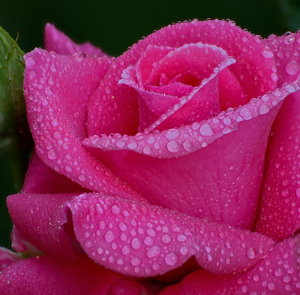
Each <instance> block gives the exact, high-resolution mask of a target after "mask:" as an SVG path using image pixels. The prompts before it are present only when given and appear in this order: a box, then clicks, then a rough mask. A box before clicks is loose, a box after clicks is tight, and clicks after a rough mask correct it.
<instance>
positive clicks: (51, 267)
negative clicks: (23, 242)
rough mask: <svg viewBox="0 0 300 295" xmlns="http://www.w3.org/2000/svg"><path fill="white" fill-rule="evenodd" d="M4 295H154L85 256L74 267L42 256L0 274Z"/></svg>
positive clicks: (24, 261)
mask: <svg viewBox="0 0 300 295" xmlns="http://www.w3.org/2000/svg"><path fill="white" fill-rule="evenodd" d="M0 292H1V295H13V294H22V295H40V294H44V295H52V294H55V295H86V294H91V295H118V294H130V295H131V294H132V295H140V294H145V295H152V294H153V293H151V292H149V291H147V290H146V289H145V288H144V287H143V286H142V285H140V284H138V283H137V282H135V281H132V280H130V279H129V278H127V277H124V276H122V275H120V274H117V273H114V272H112V271H110V270H107V269H104V268H102V267H100V266H98V265H96V264H95V263H94V262H93V261H91V260H89V259H87V258H86V257H84V256H82V257H81V258H80V259H79V260H77V261H76V262H73V263H66V262H62V261H59V260H55V259H53V258H51V257H49V256H41V257H37V258H30V259H25V260H21V261H19V262H17V263H15V264H13V265H11V266H10V267H8V268H7V269H6V270H5V271H4V272H3V273H0Z"/></svg>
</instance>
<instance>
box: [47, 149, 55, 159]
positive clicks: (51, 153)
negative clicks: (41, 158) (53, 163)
mask: <svg viewBox="0 0 300 295" xmlns="http://www.w3.org/2000/svg"><path fill="white" fill-rule="evenodd" d="M48 158H49V159H50V160H54V159H56V152H55V151H54V150H51V151H49V152H48Z"/></svg>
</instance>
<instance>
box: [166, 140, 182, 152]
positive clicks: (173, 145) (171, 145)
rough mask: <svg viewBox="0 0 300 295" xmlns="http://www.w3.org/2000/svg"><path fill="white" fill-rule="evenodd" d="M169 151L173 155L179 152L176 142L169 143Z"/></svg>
mask: <svg viewBox="0 0 300 295" xmlns="http://www.w3.org/2000/svg"><path fill="white" fill-rule="evenodd" d="M167 149H168V150H169V152H171V153H177V152H178V151H179V149H180V147H179V145H178V143H177V142H176V141H170V142H168V143H167Z"/></svg>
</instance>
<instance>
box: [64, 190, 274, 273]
mask: <svg viewBox="0 0 300 295" xmlns="http://www.w3.org/2000/svg"><path fill="white" fill-rule="evenodd" d="M67 207H68V208H69V209H70V210H71V213H72V223H73V227H74V232H75V235H76V238H77V240H78V241H79V243H80V244H81V246H82V248H83V250H84V251H85V252H86V254H87V255H88V256H89V257H90V258H92V259H93V260H94V261H95V262H97V263H98V264H101V265H103V266H105V267H107V268H110V269H113V270H115V271H118V272H121V273H124V274H127V275H133V276H138V277H151V276H155V275H158V274H163V273H166V272H168V271H170V270H172V269H175V268H178V267H180V266H181V265H182V264H183V263H184V262H186V261H187V260H188V259H189V258H190V257H191V256H192V255H195V258H196V260H197V262H198V263H199V265H200V266H202V267H203V268H205V269H206V270H208V271H210V272H212V273H217V274H229V273H236V272H240V271H243V270H245V269H248V268H249V267H251V266H253V265H254V264H256V263H257V262H258V261H259V260H261V259H262V258H263V256H264V255H265V254H266V253H267V252H268V251H269V250H270V248H271V247H272V245H273V244H274V242H273V241H272V240H271V239H269V238H267V237H265V236H263V235H259V234H257V233H251V232H249V231H242V230H237V229H235V228H232V227H229V226H226V225H221V224H217V223H209V222H207V221H203V220H201V219H197V218H193V217H191V216H187V215H182V214H179V213H176V212H174V211H170V210H168V209H163V208H161V207H157V206H153V205H150V204H149V203H146V202H134V201H129V200H128V201H127V200H124V199H118V198H115V197H107V196H104V195H101V194H82V195H80V196H78V197H77V198H75V199H74V200H73V201H71V202H69V203H68V204H67Z"/></svg>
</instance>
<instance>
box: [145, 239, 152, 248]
mask: <svg viewBox="0 0 300 295" xmlns="http://www.w3.org/2000/svg"><path fill="white" fill-rule="evenodd" d="M144 244H145V245H147V246H151V245H152V244H153V239H152V238H151V237H146V238H145V239H144Z"/></svg>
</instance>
